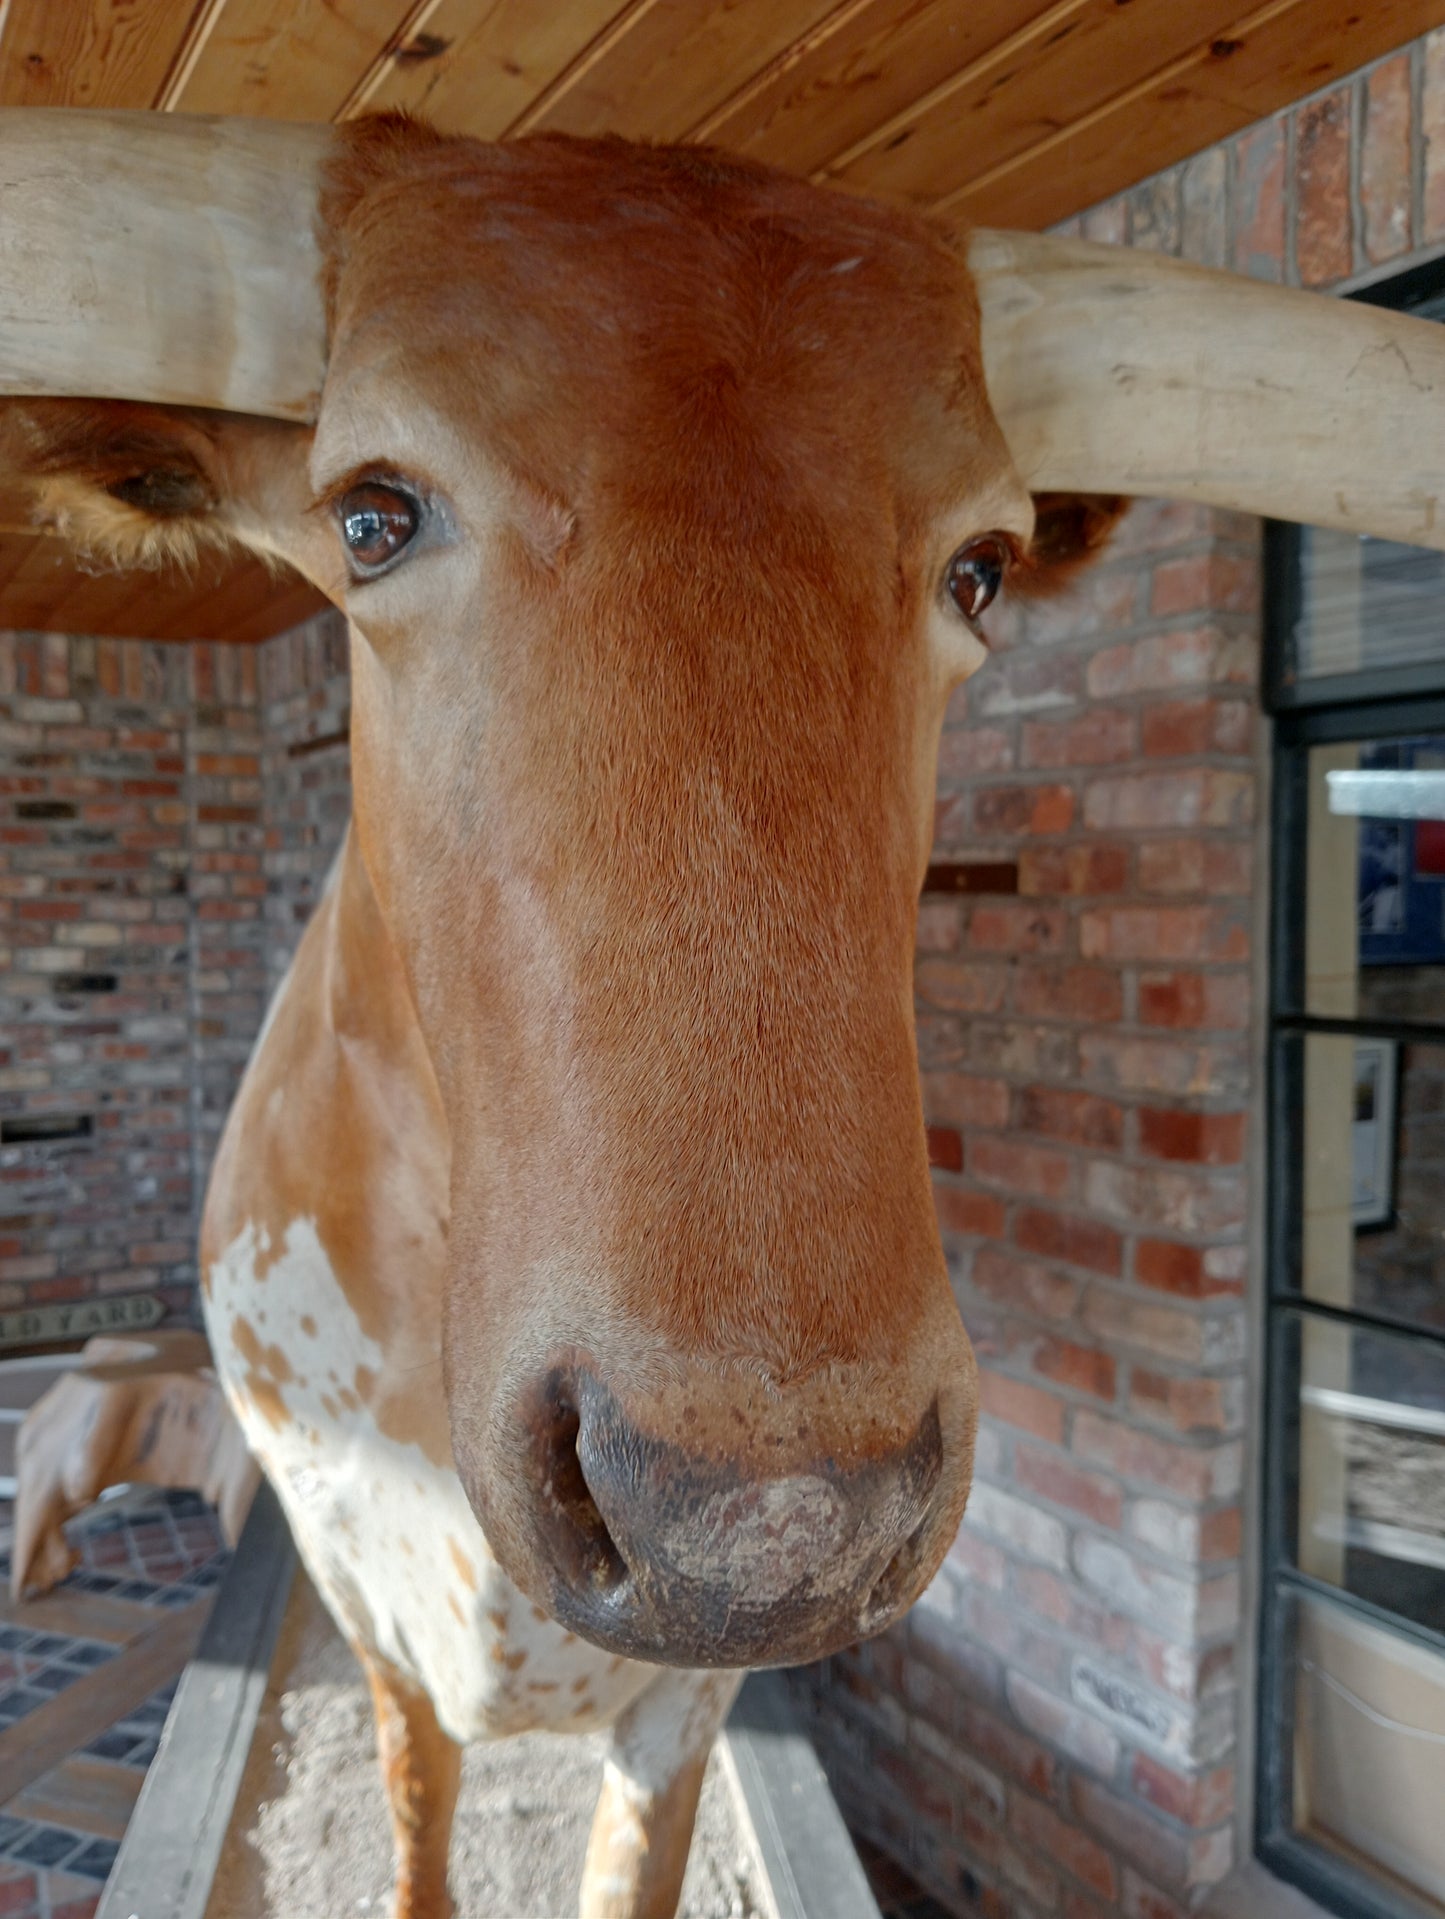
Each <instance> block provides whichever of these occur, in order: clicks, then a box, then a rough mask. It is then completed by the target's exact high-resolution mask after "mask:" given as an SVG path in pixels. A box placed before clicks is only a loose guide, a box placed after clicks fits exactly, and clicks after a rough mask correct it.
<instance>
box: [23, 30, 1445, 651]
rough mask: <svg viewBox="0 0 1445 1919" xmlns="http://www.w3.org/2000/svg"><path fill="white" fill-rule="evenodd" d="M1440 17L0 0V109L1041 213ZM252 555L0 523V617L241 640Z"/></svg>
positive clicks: (255, 594) (984, 217)
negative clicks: (746, 178)
mask: <svg viewBox="0 0 1445 1919" xmlns="http://www.w3.org/2000/svg"><path fill="white" fill-rule="evenodd" d="M1442 22H1445V0H1264V4H1255V5H1253V6H1251V5H1249V4H1247V0H627V3H626V4H623V3H622V0H0V23H3V24H0V104H4V105H12V106H87V107H142V108H157V109H160V110H162V111H172V112H183V113H244V114H258V115H263V116H267V117H271V118H278V119H291V120H339V119H347V118H350V117H352V116H354V115H356V114H359V113H366V112H372V111H376V110H379V109H383V108H390V107H404V108H407V109H409V110H411V111H412V112H415V113H419V114H422V115H424V116H426V117H427V118H429V119H431V120H432V121H434V122H435V123H436V124H437V125H439V126H441V127H443V128H445V129H447V130H448V131H453V132H461V133H470V134H474V135H477V136H480V137H483V138H487V139H500V138H505V137H512V136H516V135H519V134H524V133H529V132H533V131H538V130H542V129H549V130H551V129H556V130H561V131H565V132H569V133H604V132H612V133H622V134H627V135H630V136H633V137H636V138H642V139H654V140H706V141H712V142H715V143H716V144H718V145H720V146H724V147H728V148H731V149H733V150H734V151H736V152H740V153H746V154H751V155H753V156H754V157H756V158H758V159H760V160H767V161H771V162H773V163H774V164H776V165H778V166H783V167H787V168H790V169H792V170H793V171H795V172H798V173H804V174H808V175H810V176H811V177H812V178H814V179H816V180H822V181H828V182H832V183H834V184H836V185H839V186H842V187H844V188H847V189H850V190H853V191H857V192H860V193H872V194H878V195H881V196H884V197H888V198H894V199H899V200H903V201H906V202H909V203H911V204H913V205H917V206H920V207H926V208H935V209H940V210H945V211H947V212H949V213H950V214H953V215H956V216H959V217H962V218H964V219H971V220H977V221H981V222H985V223H989V224H993V225H998V226H1020V227H1043V226H1047V225H1050V224H1051V223H1053V222H1054V221H1057V220H1060V219H1063V218H1065V217H1066V216H1067V215H1069V214H1070V213H1073V212H1076V211H1078V210H1079V209H1081V208H1083V207H1087V206H1092V205H1093V204H1094V203H1095V202H1097V201H1099V200H1102V199H1105V198H1107V197H1108V196H1109V195H1110V194H1112V193H1115V192H1117V191H1119V190H1120V189H1121V188H1124V187H1127V186H1130V185H1132V184H1133V183H1134V182H1135V181H1137V180H1141V179H1144V178H1146V177H1147V176H1148V175H1149V174H1151V173H1154V172H1156V171H1157V170H1158V169H1159V168H1161V167H1165V166H1168V165H1171V164H1172V163H1173V162H1175V161H1176V160H1180V159H1183V158H1185V157H1186V156H1187V155H1189V154H1191V153H1195V152H1198V151H1199V150H1200V149H1201V148H1204V147H1207V146H1211V145H1213V144H1214V143H1215V142H1216V141H1218V140H1221V139H1224V138H1226V137H1227V136H1228V135H1230V134H1231V133H1234V132H1237V131H1238V130H1239V129H1240V128H1241V127H1244V126H1248V125H1249V124H1250V123H1251V122H1252V121H1254V120H1257V119H1259V118H1261V117H1262V116H1264V115H1266V114H1269V113H1271V112H1274V111H1275V110H1277V109H1278V108H1280V107H1282V106H1285V105H1288V104H1289V103H1290V102H1291V101H1294V100H1297V99H1299V98H1300V97H1301V96H1302V95H1303V94H1306V93H1310V92H1313V91H1314V90H1315V89H1317V88H1319V87H1323V86H1326V85H1328V84H1329V83H1330V81H1331V80H1333V79H1335V78H1337V77H1339V76H1341V75H1343V74H1346V73H1349V72H1351V71H1353V70H1354V69H1355V68H1356V67H1359V66H1362V65H1363V64H1365V62H1367V61H1369V60H1373V59H1376V58H1378V57H1379V56H1380V55H1382V54H1385V53H1388V52H1390V51H1392V50H1393V49H1394V48H1396V47H1399V46H1402V45H1404V44H1405V43H1406V42H1407V41H1409V40H1412V39H1414V38H1415V37H1417V36H1418V35H1419V34H1422V33H1424V32H1426V31H1428V30H1429V29H1430V28H1433V27H1435V26H1438V25H1440V24H1441V23H1442ZM316 604H319V603H318V602H316V601H315V598H314V596H313V595H310V594H309V591H308V589H305V588H304V587H302V586H301V585H300V584H299V582H297V581H295V580H294V579H289V580H284V579H283V580H280V581H277V580H273V579H272V578H271V577H270V576H269V575H267V574H265V573H264V572H262V571H261V570H260V569H259V568H257V567H255V566H253V565H250V564H246V565H241V566H232V567H230V568H229V569H225V568H219V569H218V568H217V566H216V565H215V564H214V563H213V564H212V566H211V568H210V570H209V571H207V572H205V573H204V574H202V575H198V576H197V577H196V578H195V579H193V580H190V581H185V580H178V579H173V578H169V577H167V576H148V577H147V578H146V579H145V580H144V581H138V580H136V579H135V578H134V577H131V578H126V579H120V580H115V581H111V580H106V579H104V578H99V579H98V578H96V577H95V576H94V575H91V574H87V573H85V572H83V571H81V570H80V569H79V568H78V567H77V566H76V565H75V563H74V562H73V561H71V560H70V559H69V558H68V556H67V555H66V554H65V553H64V552H63V551H62V550H60V549H59V548H58V545H57V543H56V542H55V541H53V540H51V539H49V538H46V537H43V536H39V535H35V534H27V533H25V532H24V531H21V530H16V529H6V528H0V626H4V627H15V626H21V625H24V626H31V627H34V626H48V627H51V628H53V629H56V630H62V631H72V632H84V631H89V632H101V633H132V634H137V635H143V636H151V637H156V638H191V637H195V638H225V637H232V638H259V637H263V636H264V635H265V634H266V633H269V632H277V631H280V630H281V629H282V628H283V627H285V626H286V625H288V624H290V623H291V622H293V621H294V620H296V619H298V618H302V617H304V616H305V613H306V612H307V611H308V610H309V609H310V608H311V607H312V606H314V605H316Z"/></svg>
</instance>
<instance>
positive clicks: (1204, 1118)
mask: <svg viewBox="0 0 1445 1919" xmlns="http://www.w3.org/2000/svg"><path fill="white" fill-rule="evenodd" d="M1247 1124H1248V1115H1247V1114H1245V1113H1190V1112H1178V1111H1173V1110H1169V1109H1166V1108H1164V1107H1158V1106H1146V1107H1143V1108H1142V1109H1141V1110H1140V1113H1139V1150H1140V1151H1141V1152H1143V1153H1146V1154H1147V1155H1148V1156H1149V1157H1150V1158H1151V1159H1172V1160H1189V1161H1191V1162H1195V1163H1197V1164H1199V1165H1201V1166H1237V1165H1238V1164H1239V1162H1240V1161H1241V1160H1242V1159H1243V1158H1244V1140H1245V1128H1246V1126H1247Z"/></svg>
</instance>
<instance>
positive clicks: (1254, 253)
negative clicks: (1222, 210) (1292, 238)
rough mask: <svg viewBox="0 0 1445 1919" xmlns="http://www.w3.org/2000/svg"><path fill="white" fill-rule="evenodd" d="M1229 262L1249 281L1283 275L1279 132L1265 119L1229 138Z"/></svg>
mask: <svg viewBox="0 0 1445 1919" xmlns="http://www.w3.org/2000/svg"><path fill="white" fill-rule="evenodd" d="M1234 156H1235V158H1234V195H1235V218H1234V266H1235V270H1236V271H1237V272H1239V273H1247V274H1248V275H1249V276H1250V278H1251V279H1254V280H1275V281H1278V280H1282V279H1283V278H1284V229H1285V218H1284V214H1285V193H1284V182H1285V131H1284V123H1283V121H1282V120H1280V119H1274V120H1265V121H1263V122H1261V124H1260V125H1258V126H1255V127H1251V128H1250V129H1249V130H1248V132H1246V133H1242V134H1240V136H1239V138H1238V139H1237V140H1236V141H1235V143H1234Z"/></svg>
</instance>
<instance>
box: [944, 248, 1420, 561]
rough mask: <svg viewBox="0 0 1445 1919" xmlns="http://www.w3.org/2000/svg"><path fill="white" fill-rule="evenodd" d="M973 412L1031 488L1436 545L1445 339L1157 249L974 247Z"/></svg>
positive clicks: (1371, 311) (1390, 317) (1351, 305)
mask: <svg viewBox="0 0 1445 1919" xmlns="http://www.w3.org/2000/svg"><path fill="white" fill-rule="evenodd" d="M968 257H969V265H970V266H971V267H972V269H973V272H974V275H975V278H976V280H977V284H978V292H979V300H980V303H981V306H982V310H983V356H984V368H985V373H986V376H987V380H988V390H989V398H990V400H991V402H992V404H993V408H994V411H995V413H996V414H997V416H998V420H999V423H1000V425H1001V426H1002V428H1003V431H1004V437H1005V438H1006V440H1007V441H1008V444H1009V449H1010V451H1011V452H1012V454H1013V457H1014V461H1015V463H1016V464H1017V466H1018V468H1019V471H1020V473H1021V474H1022V475H1023V478H1024V480H1025V481H1026V482H1027V484H1028V485H1029V486H1031V487H1032V488H1034V490H1035V491H1045V490H1048V491H1055V490H1057V491H1060V492H1080V493H1128V494H1152V495H1156V496H1164V497H1168V498H1173V499H1186V500H1201V501H1204V502H1206V503H1208V504H1210V505H1213V506H1225V507H1236V508H1239V509H1241V510H1243V511H1246V512H1250V513H1261V514H1271V515H1274V516H1275V517H1277V518H1280V519H1287V520H1300V521H1304V522H1306V523H1308V524H1312V525H1316V526H1329V527H1339V528H1342V529H1344V530H1346V531H1349V532H1355V533H1373V534H1375V535H1377V536H1379V537H1380V538H1382V539H1391V540H1404V541H1408V542H1412V543H1414V544H1416V545H1419V546H1432V547H1439V548H1442V549H1445V326H1440V325H1438V324H1436V323H1434V322H1431V321H1428V320H1419V319H1410V318H1408V317H1406V316H1405V315H1403V314H1399V313H1392V312H1388V311H1386V310H1385V309H1383V308H1381V307H1371V306H1364V305H1361V304H1360V303H1359V302H1357V301H1353V300H1332V299H1325V298H1322V297H1321V296H1320V295H1319V294H1316V293H1298V292H1294V291H1291V290H1288V289H1286V288H1282V287H1272V286H1261V285H1260V284H1259V283H1258V282H1256V281H1252V280H1245V279H1241V278H1238V277H1236V276H1235V275H1232V274H1228V273H1218V272H1213V271H1211V270H1209V269H1208V268H1203V267H1195V266H1187V265H1184V264H1182V263H1181V262H1179V261H1177V260H1171V259H1167V258H1164V257H1161V256H1160V255H1158V254H1154V253H1142V252H1131V251H1128V250H1126V249H1124V248H1121V247H1104V246H1093V245H1090V244H1088V243H1087V242H1085V241H1079V240H1060V239H1055V238H1050V237H1045V236H1042V235H1039V234H1029V233H996V232H987V231H982V230H980V231H976V232H975V233H973V234H972V235H971V236H970V240H969V255H968Z"/></svg>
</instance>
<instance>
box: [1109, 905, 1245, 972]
mask: <svg viewBox="0 0 1445 1919" xmlns="http://www.w3.org/2000/svg"><path fill="white" fill-rule="evenodd" d="M1079 947H1080V951H1081V952H1082V953H1083V956H1084V958H1085V959H1105V958H1107V959H1114V960H1177V959H1193V960H1245V959H1248V957H1249V949H1250V931H1249V925H1248V923H1247V921H1246V920H1245V918H1244V917H1243V915H1242V913H1241V912H1240V911H1239V910H1238V909H1237V908H1234V907H1229V906H1100V907H1095V908H1092V909H1091V910H1090V911H1089V912H1086V913H1085V914H1084V915H1083V917H1082V919H1081V920H1080V922H1079Z"/></svg>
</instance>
